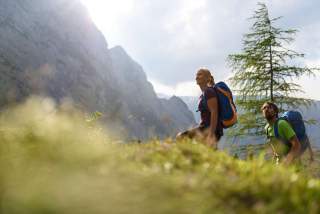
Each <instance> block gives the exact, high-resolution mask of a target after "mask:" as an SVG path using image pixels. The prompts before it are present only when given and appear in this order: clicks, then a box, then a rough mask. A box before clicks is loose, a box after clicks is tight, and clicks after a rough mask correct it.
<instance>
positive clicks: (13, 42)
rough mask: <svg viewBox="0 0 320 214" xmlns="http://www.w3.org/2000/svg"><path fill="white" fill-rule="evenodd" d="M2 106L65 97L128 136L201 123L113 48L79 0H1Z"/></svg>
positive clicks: (164, 132)
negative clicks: (33, 98) (161, 96)
mask: <svg viewBox="0 0 320 214" xmlns="http://www.w3.org/2000/svg"><path fill="white" fill-rule="evenodd" d="M0 26H1V27H0V71H1V73H0V94H1V97H0V107H5V106H7V105H8V104H10V103H16V102H21V101H23V100H25V99H26V98H27V97H29V96H30V95H41V96H48V97H51V98H53V99H54V100H55V101H56V102H58V103H59V102H63V101H64V100H66V99H70V100H72V102H73V103H74V104H75V105H76V106H77V107H78V108H81V109H83V110H84V111H87V112H94V111H100V112H102V113H103V117H102V121H103V122H104V123H105V124H106V125H107V126H108V127H109V128H111V129H113V130H114V131H116V132H119V134H121V135H123V136H124V135H126V137H128V138H139V139H141V138H142V139H145V138H150V137H156V136H157V137H166V136H170V135H174V134H175V133H177V132H178V131H180V130H183V129H186V128H188V127H189V126H191V125H192V124H194V123H195V120H194V118H193V115H192V112H190V111H189V110H188V108H187V106H186V105H185V104H184V103H183V101H182V100H181V99H180V98H178V97H173V98H171V99H169V100H166V99H159V98H158V97H157V95H156V93H155V91H154V89H153V87H152V85H151V84H150V83H149V82H148V81H147V77H146V75H145V73H144V71H143V68H142V67H141V66H140V65H139V64H138V63H136V62H135V61H134V60H133V59H131V57H130V56H129V55H128V54H127V53H126V51H125V50H124V49H123V48H122V47H120V46H118V47H114V48H112V49H109V47H108V44H107V41H106V39H105V38H104V36H103V35H102V34H101V32H100V31H99V30H98V29H97V28H96V26H95V25H94V24H93V22H92V20H91V19H90V18H89V15H88V12H87V11H86V9H85V8H84V6H83V5H82V4H81V2H80V1H79V0H46V1H43V0H28V1H26V0H12V1H0Z"/></svg>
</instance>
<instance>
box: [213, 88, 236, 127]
mask: <svg viewBox="0 0 320 214" xmlns="http://www.w3.org/2000/svg"><path fill="white" fill-rule="evenodd" d="M214 89H215V90H216V92H217V95H218V103H219V119H220V121H221V123H222V127H223V128H225V129H226V128H229V127H231V126H233V125H234V124H236V122H237V108H236V105H235V104H234V102H233V96H232V92H231V90H230V89H229V87H228V86H227V84H226V83H224V82H218V83H216V84H215V85H214Z"/></svg>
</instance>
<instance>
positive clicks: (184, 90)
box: [149, 80, 201, 96]
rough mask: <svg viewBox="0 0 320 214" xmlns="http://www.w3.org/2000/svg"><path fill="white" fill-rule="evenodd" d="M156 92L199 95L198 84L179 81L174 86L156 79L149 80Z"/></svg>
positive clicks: (168, 94) (167, 94)
mask: <svg viewBox="0 0 320 214" xmlns="http://www.w3.org/2000/svg"><path fill="white" fill-rule="evenodd" d="M149 81H150V82H151V83H152V85H153V87H154V90H155V91H156V93H157V94H162V95H166V96H173V95H175V96H199V95H200V93H201V91H200V88H199V86H198V85H197V84H196V83H195V81H193V82H181V83H178V84H177V85H175V86H170V85H165V84H162V83H159V82H158V81H156V80H149Z"/></svg>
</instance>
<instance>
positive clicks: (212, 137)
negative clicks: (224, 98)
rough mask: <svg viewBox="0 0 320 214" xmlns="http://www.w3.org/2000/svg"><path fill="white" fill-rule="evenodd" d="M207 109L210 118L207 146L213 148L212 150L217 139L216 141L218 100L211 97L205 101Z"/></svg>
mask: <svg viewBox="0 0 320 214" xmlns="http://www.w3.org/2000/svg"><path fill="white" fill-rule="evenodd" d="M207 104H208V108H209V111H210V113H211V116H210V117H211V118H210V126H209V130H208V131H209V133H208V136H207V142H206V143H207V145H209V146H213V147H214V148H217V139H216V129H217V125H218V112H219V106H218V99H217V97H212V98H210V99H208V100H207Z"/></svg>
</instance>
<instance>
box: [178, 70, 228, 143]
mask: <svg viewBox="0 0 320 214" xmlns="http://www.w3.org/2000/svg"><path fill="white" fill-rule="evenodd" d="M196 82H197V84H198V85H199V87H200V89H201V91H202V94H201V96H200V98H199V105H198V111H200V115H201V121H200V124H199V126H198V127H196V128H193V129H190V130H187V131H185V132H181V133H179V134H178V135H177V139H181V138H183V137H189V138H198V139H200V140H205V143H206V144H207V145H209V146H212V147H213V148H215V149H216V148H217V143H218V141H219V140H220V138H221V136H222V135H223V128H222V126H221V123H220V122H219V105H218V96H217V92H216V90H215V88H214V84H215V83H214V79H213V76H212V75H211V73H210V71H209V70H208V69H206V68H200V69H199V70H198V72H197V74H196Z"/></svg>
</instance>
